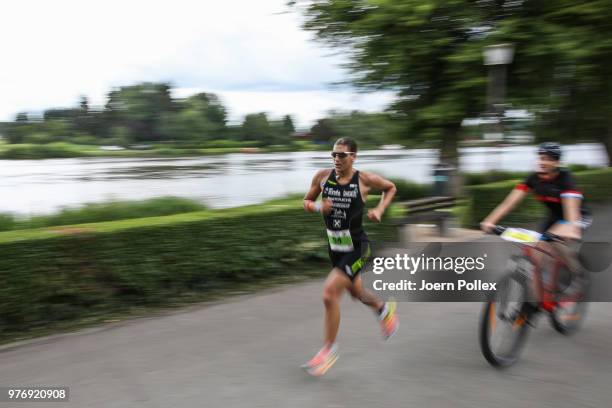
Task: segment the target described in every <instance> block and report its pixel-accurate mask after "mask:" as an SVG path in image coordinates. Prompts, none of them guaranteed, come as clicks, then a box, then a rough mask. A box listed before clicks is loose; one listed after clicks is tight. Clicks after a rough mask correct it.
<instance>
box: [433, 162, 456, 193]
mask: <svg viewBox="0 0 612 408" xmlns="http://www.w3.org/2000/svg"><path fill="white" fill-rule="evenodd" d="M454 172H455V167H454V166H451V165H449V164H446V163H438V164H436V165H435V166H434V170H433V191H432V196H434V197H452V196H453V192H452V191H453V190H452V176H453V174H454Z"/></svg>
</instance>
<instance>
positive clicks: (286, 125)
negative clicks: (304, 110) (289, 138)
mask: <svg viewBox="0 0 612 408" xmlns="http://www.w3.org/2000/svg"><path fill="white" fill-rule="evenodd" d="M283 129H284V131H285V132H286V133H287V134H288V135H293V134H294V133H295V126H294V125H293V119H292V118H291V116H290V115H285V116H284V117H283Z"/></svg>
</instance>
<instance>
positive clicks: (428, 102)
mask: <svg viewBox="0 0 612 408" xmlns="http://www.w3.org/2000/svg"><path fill="white" fill-rule="evenodd" d="M477 4H478V2H475V1H474V2H470V1H457V0H454V1H443V2H442V1H435V0H376V1H369V2H362V1H351V0H321V1H312V2H308V5H307V6H306V7H305V9H304V13H305V16H306V20H305V23H304V28H305V29H307V30H310V31H313V32H314V33H315V35H316V37H317V38H318V39H319V40H320V41H323V42H325V43H327V44H329V45H332V46H334V47H337V48H339V49H342V50H343V51H346V53H347V55H348V57H349V62H348V63H347V64H346V68H347V69H348V72H349V75H350V79H349V81H350V82H351V83H352V84H353V85H355V86H357V87H358V88H361V89H364V90H383V89H386V90H392V91H396V93H397V100H396V101H395V103H394V104H393V106H392V107H391V109H392V110H393V111H395V112H398V113H400V114H402V115H403V116H404V117H405V119H406V123H410V124H411V129H409V130H408V129H407V131H406V132H405V133H406V134H412V135H414V134H421V133H425V134H426V135H427V136H428V137H429V138H430V139H431V138H433V139H436V140H438V141H439V142H438V145H439V147H440V148H441V155H442V158H443V160H446V161H450V162H452V163H457V162H458V157H457V156H458V154H457V146H458V139H459V130H460V126H461V121H462V120H463V118H465V117H467V116H473V115H477V114H479V113H480V112H481V111H482V110H483V108H484V95H485V90H486V88H485V83H486V81H485V75H484V68H483V65H482V57H481V50H482V39H481V38H480V37H479V36H478V35H477V33H476V32H475V29H476V28H477V27H479V26H481V25H482V20H483V19H482V12H483V11H482V10H481V8H480V7H478V6H477Z"/></svg>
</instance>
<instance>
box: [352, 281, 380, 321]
mask: <svg viewBox="0 0 612 408" xmlns="http://www.w3.org/2000/svg"><path fill="white" fill-rule="evenodd" d="M349 290H350V292H351V296H353V297H354V298H357V299H359V300H360V301H361V303H363V304H364V305H366V306H369V307H371V308H372V310H374V312H375V313H376V314H379V313H380V311H381V310H382V308H383V306H384V302H383V301H382V300H380V299H379V298H377V297H376V295H374V294H373V293H372V292H370V291H369V290H367V289H365V288H364V287H363V282H362V281H361V274H359V275H357V276H356V277H355V279H353V284H352V285H351V286H350V288H349Z"/></svg>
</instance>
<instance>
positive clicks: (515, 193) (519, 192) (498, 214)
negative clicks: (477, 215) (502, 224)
mask: <svg viewBox="0 0 612 408" xmlns="http://www.w3.org/2000/svg"><path fill="white" fill-rule="evenodd" d="M526 195H527V191H526V190H525V189H519V188H515V189H514V190H512V191H511V192H510V194H508V195H507V196H506V198H505V199H504V201H502V202H501V204H499V205H498V206H497V207H495V209H494V210H493V211H491V214H489V215H488V216H487V218H485V219H484V220H483V221H482V222H481V225H482V228H483V229H484V230H485V231H488V230H489V229H490V228H491V227H492V226H493V225H496V224H497V223H498V222H499V221H500V220H501V219H502V218H504V217H505V216H506V214H508V213H509V212H510V211H512V210H513V209H514V208H515V207H516V206H517V205H518V204H519V203H520V202H521V201H523V199H524V198H525V196H526Z"/></svg>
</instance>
